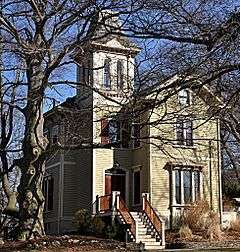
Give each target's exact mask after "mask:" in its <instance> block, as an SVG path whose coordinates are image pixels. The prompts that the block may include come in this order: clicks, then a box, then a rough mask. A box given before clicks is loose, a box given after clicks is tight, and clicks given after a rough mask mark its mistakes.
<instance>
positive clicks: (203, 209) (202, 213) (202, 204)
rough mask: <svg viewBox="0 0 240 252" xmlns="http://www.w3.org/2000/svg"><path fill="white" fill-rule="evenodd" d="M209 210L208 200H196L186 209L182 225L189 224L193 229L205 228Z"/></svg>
mask: <svg viewBox="0 0 240 252" xmlns="http://www.w3.org/2000/svg"><path fill="white" fill-rule="evenodd" d="M209 211H210V209H209V205H208V203H207V202H206V201H203V200H201V201H197V202H195V203H194V204H193V205H192V206H191V207H190V208H189V209H186V210H184V213H183V216H182V225H183V226H184V225H186V226H188V227H189V228H190V229H191V230H193V231H195V230H199V229H204V226H205V221H206V216H207V215H208V213H209Z"/></svg>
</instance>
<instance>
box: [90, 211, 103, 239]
mask: <svg viewBox="0 0 240 252" xmlns="http://www.w3.org/2000/svg"><path fill="white" fill-rule="evenodd" d="M104 227H105V223H104V221H102V218H101V217H100V216H95V217H94V218H93V219H92V231H93V233H95V234H97V235H101V234H103V229H104Z"/></svg>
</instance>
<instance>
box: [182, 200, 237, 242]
mask: <svg viewBox="0 0 240 252" xmlns="http://www.w3.org/2000/svg"><path fill="white" fill-rule="evenodd" d="M239 224H240V223H239ZM182 227H188V228H189V229H190V230H191V232H192V233H194V232H196V231H197V232H199V231H200V232H201V234H202V237H203V238H205V239H209V240H220V239H221V237H222V231H221V229H220V224H219V218H218V214H217V213H215V212H213V211H211V210H210V208H209V205H208V203H207V202H206V201H198V202H196V203H194V204H193V205H192V206H191V207H190V208H189V209H186V210H185V211H184V213H183V216H182ZM239 227H240V226H239ZM184 229H186V228H184ZM187 232H189V231H187V230H186V233H187Z"/></svg>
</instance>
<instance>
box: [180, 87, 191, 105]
mask: <svg viewBox="0 0 240 252" xmlns="http://www.w3.org/2000/svg"><path fill="white" fill-rule="evenodd" d="M190 98H191V97H190V91H189V90H188V89H182V90H180V91H179V93H178V101H179V103H180V105H181V106H189V105H190V100H191V99H190Z"/></svg>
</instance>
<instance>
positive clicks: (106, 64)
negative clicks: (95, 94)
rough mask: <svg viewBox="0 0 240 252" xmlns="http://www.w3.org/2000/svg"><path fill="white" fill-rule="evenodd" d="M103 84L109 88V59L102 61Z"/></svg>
mask: <svg viewBox="0 0 240 252" xmlns="http://www.w3.org/2000/svg"><path fill="white" fill-rule="evenodd" d="M103 85H104V87H106V88H111V77H110V59H106V60H105V61H104V79H103Z"/></svg>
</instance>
